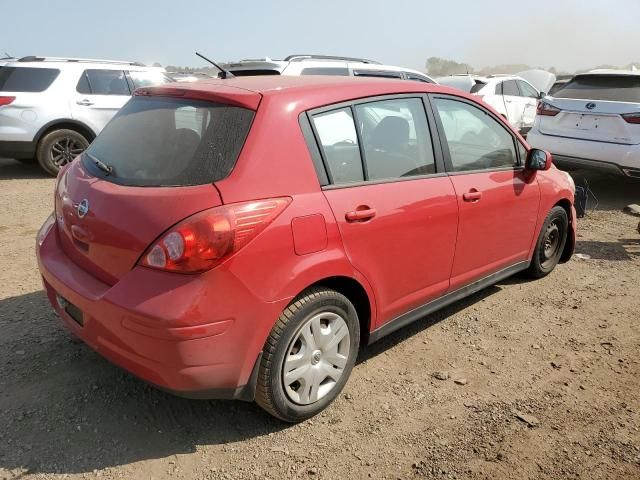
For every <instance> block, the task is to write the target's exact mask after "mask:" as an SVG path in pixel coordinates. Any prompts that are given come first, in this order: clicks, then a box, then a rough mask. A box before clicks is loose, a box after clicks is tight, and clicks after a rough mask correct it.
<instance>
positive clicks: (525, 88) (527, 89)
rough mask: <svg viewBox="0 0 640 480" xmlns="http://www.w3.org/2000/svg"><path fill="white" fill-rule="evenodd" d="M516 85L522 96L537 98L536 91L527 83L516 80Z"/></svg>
mask: <svg viewBox="0 0 640 480" xmlns="http://www.w3.org/2000/svg"><path fill="white" fill-rule="evenodd" d="M518 87H520V92H522V96H523V97H530V98H538V92H537V91H536V89H535V88H533V87H532V86H531V85H529V84H528V83H527V82H523V81H522V80H518Z"/></svg>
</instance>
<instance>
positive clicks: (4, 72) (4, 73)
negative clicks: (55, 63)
mask: <svg viewBox="0 0 640 480" xmlns="http://www.w3.org/2000/svg"><path fill="white" fill-rule="evenodd" d="M59 73H60V70H58V69H55V68H28V67H2V68H1V69H0V92H22V93H31V92H44V91H45V90H46V89H47V88H49V87H50V86H51V84H52V83H53V81H54V80H55V79H56V77H57V76H58V74H59Z"/></svg>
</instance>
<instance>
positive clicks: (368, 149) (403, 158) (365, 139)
mask: <svg viewBox="0 0 640 480" xmlns="http://www.w3.org/2000/svg"><path fill="white" fill-rule="evenodd" d="M355 108H356V116H357V118H358V129H359V131H360V138H361V139H362V144H363V151H364V159H365V165H366V167H367V168H366V169H367V180H381V179H386V178H402V177H411V176H414V175H426V174H429V173H435V162H434V156H433V146H432V144H431V136H430V135H429V126H428V124H427V117H426V114H425V111H424V106H423V103H422V100H420V99H419V98H402V99H395V100H383V101H379V102H372V103H364V104H359V105H356V107H355Z"/></svg>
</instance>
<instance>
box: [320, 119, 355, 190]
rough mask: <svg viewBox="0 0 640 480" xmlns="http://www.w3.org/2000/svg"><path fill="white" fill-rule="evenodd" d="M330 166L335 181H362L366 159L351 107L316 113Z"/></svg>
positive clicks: (326, 159) (322, 142)
mask: <svg viewBox="0 0 640 480" xmlns="http://www.w3.org/2000/svg"><path fill="white" fill-rule="evenodd" d="M313 124H314V126H315V129H316V132H317V134H318V137H319V140H320V145H321V146H322V151H323V152H324V158H325V161H326V163H327V168H328V169H329V172H330V174H331V178H332V180H333V183H334V184H336V183H350V182H362V181H363V180H364V172H363V171H362V160H361V158H360V147H359V145H358V135H357V133H356V126H355V123H354V121H353V116H352V114H351V109H350V108H341V109H339V110H333V111H331V112H326V113H319V114H317V115H314V116H313Z"/></svg>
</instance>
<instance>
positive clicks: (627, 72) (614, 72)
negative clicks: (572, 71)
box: [576, 68, 640, 77]
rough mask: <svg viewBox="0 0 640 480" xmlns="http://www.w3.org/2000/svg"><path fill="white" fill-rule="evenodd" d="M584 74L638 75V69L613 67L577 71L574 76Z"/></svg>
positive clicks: (639, 71) (639, 73) (639, 72)
mask: <svg viewBox="0 0 640 480" xmlns="http://www.w3.org/2000/svg"><path fill="white" fill-rule="evenodd" d="M585 75H589V76H591V75H603V76H606V75H630V76H640V70H615V69H606V68H603V69H597V70H591V71H590V72H583V73H577V74H576V77H582V76H585Z"/></svg>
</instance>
